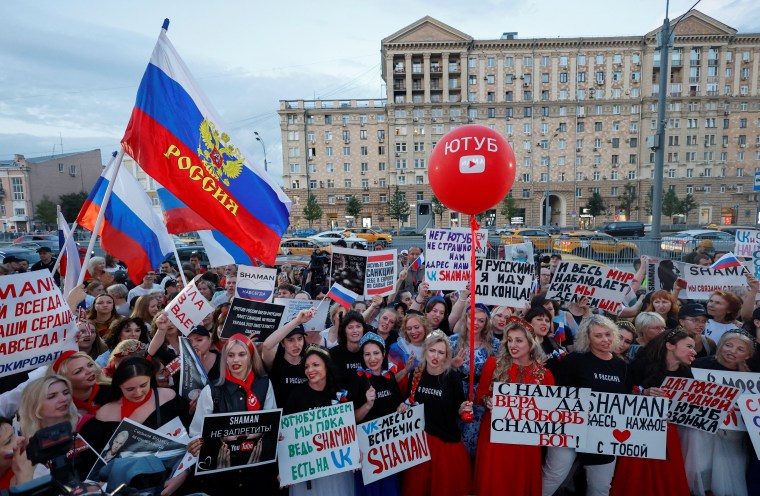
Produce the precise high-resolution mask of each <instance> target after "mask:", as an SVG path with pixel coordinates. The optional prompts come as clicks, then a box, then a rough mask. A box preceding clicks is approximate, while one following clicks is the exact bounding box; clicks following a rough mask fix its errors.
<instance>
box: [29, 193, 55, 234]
mask: <svg viewBox="0 0 760 496" xmlns="http://www.w3.org/2000/svg"><path fill="white" fill-rule="evenodd" d="M34 220H37V221H39V222H40V223H42V224H43V225H44V226H45V228H46V229H49V228H50V226H54V225H56V224H58V211H57V209H56V206H55V203H53V200H51V199H50V198H48V196H47V195H45V196H43V197H42V200H40V202H39V203H38V204H37V205H36V206H35V207H34Z"/></svg>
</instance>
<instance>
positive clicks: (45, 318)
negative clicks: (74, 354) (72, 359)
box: [0, 270, 77, 377]
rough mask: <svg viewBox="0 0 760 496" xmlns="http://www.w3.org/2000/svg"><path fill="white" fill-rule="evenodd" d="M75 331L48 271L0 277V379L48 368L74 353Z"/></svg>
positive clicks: (71, 319)
mask: <svg viewBox="0 0 760 496" xmlns="http://www.w3.org/2000/svg"><path fill="white" fill-rule="evenodd" d="M76 330H77V329H76V324H75V322H74V316H73V314H72V313H71V309H70V308H69V305H68V304H67V303H66V301H65V300H64V299H63V295H62V294H61V290H60V289H58V286H56V285H55V281H54V280H53V275H52V274H51V273H50V271H49V270H35V271H32V272H23V273H21V274H9V275H6V276H2V277H0V377H3V376H6V375H10V374H15V373H18V372H24V371H27V370H32V369H36V368H37V367H41V366H43V365H50V364H52V363H53V362H54V361H55V360H56V359H57V358H58V357H59V356H60V355H61V353H63V352H64V351H66V350H76V349H77V343H76Z"/></svg>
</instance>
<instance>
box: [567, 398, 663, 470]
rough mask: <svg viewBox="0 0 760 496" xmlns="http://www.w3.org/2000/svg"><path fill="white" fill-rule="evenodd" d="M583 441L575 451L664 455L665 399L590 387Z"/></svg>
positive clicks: (655, 456)
mask: <svg viewBox="0 0 760 496" xmlns="http://www.w3.org/2000/svg"><path fill="white" fill-rule="evenodd" d="M589 394H590V401H589V404H588V408H587V410H588V431H587V432H586V443H585V445H583V444H581V445H580V446H579V447H578V448H577V449H576V451H581V452H584V453H594V454H599V455H616V456H630V457H635V458H654V459H656V460H664V459H665V441H666V436H667V429H668V399H667V398H663V397H655V396H639V395H633V394H615V393H600V392H597V391H591V392H590V393H589Z"/></svg>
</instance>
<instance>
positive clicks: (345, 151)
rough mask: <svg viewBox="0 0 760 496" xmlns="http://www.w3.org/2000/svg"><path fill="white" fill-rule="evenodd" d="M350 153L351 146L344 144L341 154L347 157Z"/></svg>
mask: <svg viewBox="0 0 760 496" xmlns="http://www.w3.org/2000/svg"><path fill="white" fill-rule="evenodd" d="M349 155H351V147H350V146H344V147H343V156H344V157H348V156H349Z"/></svg>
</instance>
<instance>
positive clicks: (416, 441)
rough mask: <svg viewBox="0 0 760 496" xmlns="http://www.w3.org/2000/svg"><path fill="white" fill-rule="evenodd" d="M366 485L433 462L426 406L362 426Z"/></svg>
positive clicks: (363, 470) (360, 428) (392, 414)
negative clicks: (426, 420)
mask: <svg viewBox="0 0 760 496" xmlns="http://www.w3.org/2000/svg"><path fill="white" fill-rule="evenodd" d="M359 448H361V450H362V454H363V458H362V479H363V480H364V485H367V484H370V483H372V482H375V481H377V480H380V479H383V478H385V477H388V476H389V475H393V474H397V473H399V472H401V471H403V470H406V469H408V468H409V467H414V466H415V465H419V464H420V463H423V462H426V461H428V460H430V449H429V448H428V442H427V434H426V433H425V405H419V406H415V407H413V408H410V409H408V410H407V411H406V412H404V413H391V414H390V415H386V416H384V417H380V418H377V419H375V420H371V421H369V422H365V423H363V424H359Z"/></svg>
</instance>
